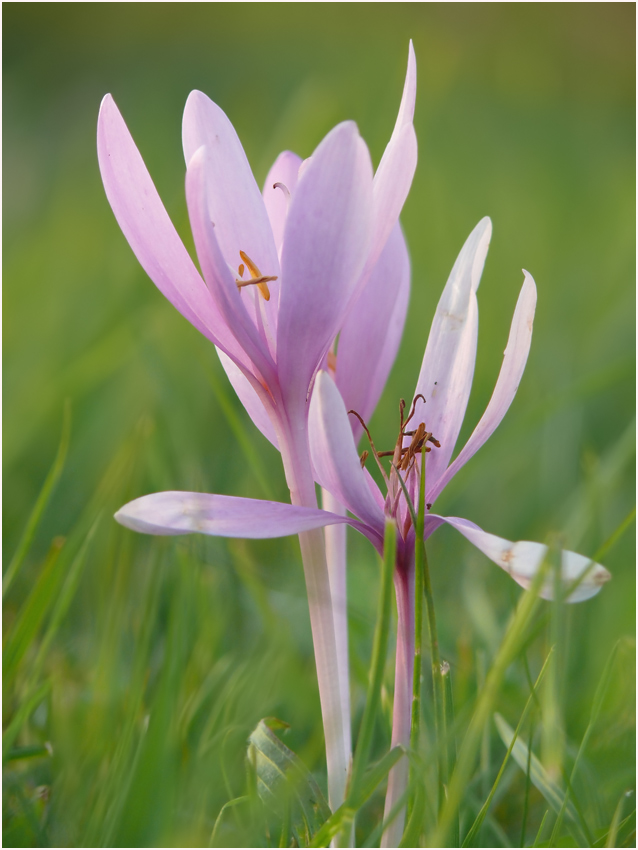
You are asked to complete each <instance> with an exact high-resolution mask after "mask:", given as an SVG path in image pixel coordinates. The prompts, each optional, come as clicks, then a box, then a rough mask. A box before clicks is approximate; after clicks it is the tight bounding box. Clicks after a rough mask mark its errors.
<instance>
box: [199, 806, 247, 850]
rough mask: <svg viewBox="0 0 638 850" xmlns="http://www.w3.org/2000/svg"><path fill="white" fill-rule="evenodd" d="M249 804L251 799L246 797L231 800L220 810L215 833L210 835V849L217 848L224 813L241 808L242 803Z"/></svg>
mask: <svg viewBox="0 0 638 850" xmlns="http://www.w3.org/2000/svg"><path fill="white" fill-rule="evenodd" d="M248 802H250V797H248V796H246V795H244V796H243V797H235V799H234V800H229V801H228V802H227V803H224V805H223V806H222V807H221V809H220V810H219V814H218V815H217V817H216V818H215V826H214V827H213V831H212V832H211V834H210V840H209V842H208V846H209V847H215V846H216V844H215V840H216V838H217V831H218V829H219V826H220V824H221V822H222V817H223V816H224V812H225V811H226V810H227V809H232V808H234V807H235V806H239V805H240V804H241V803H248Z"/></svg>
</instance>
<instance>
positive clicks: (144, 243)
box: [97, 94, 240, 356]
mask: <svg viewBox="0 0 638 850" xmlns="http://www.w3.org/2000/svg"><path fill="white" fill-rule="evenodd" d="M97 149H98V160H99V164H100V172H101V174H102V180H103V182H104V188H105V190H106V196H107V198H108V200H109V203H110V204H111V207H112V209H113V212H114V213H115V217H116V219H117V221H118V223H119V225H120V227H121V228H122V232H123V233H124V236H125V237H126V239H127V241H128V243H129V245H130V246H131V248H132V249H133V251H134V253H135V256H136V257H137V259H138V260H139V261H140V263H141V265H142V267H143V268H144V271H145V272H146V273H147V274H148V276H149V277H150V278H151V280H152V281H153V283H154V284H155V285H156V286H157V287H158V289H159V290H160V291H161V292H162V293H163V294H164V295H165V296H166V298H168V300H169V301H170V302H171V304H173V306H174V307H176V308H177V309H178V310H179V312H180V313H181V314H182V315H183V316H184V317H185V318H186V319H188V321H189V322H190V323H191V324H192V325H194V326H195V327H196V328H197V330H199V331H200V332H201V333H203V334H204V335H205V336H206V337H208V339H210V340H212V341H213V342H214V343H216V344H218V345H221V346H223V347H224V348H226V350H227V351H229V352H230V353H232V354H234V355H235V356H238V355H239V353H240V352H239V350H238V346H237V344H236V343H235V341H234V339H233V337H232V335H231V334H230V332H229V330H228V328H227V326H226V323H225V321H224V320H223V318H222V316H221V315H220V313H219V310H218V309H217V306H216V304H215V302H214V300H213V298H212V297H211V294H210V292H209V291H208V289H207V288H206V285H205V283H204V281H203V280H202V279H201V277H200V275H199V273H198V271H197V269H196V268H195V265H194V263H193V261H192V260H191V258H190V256H189V254H188V251H187V250H186V248H185V247H184V245H183V243H182V241H181V239H180V238H179V236H178V234H177V231H176V230H175V228H174V227H173V224H172V223H171V220H170V218H169V217H168V214H167V212H166V210H165V209H164V205H163V204H162V202H161V200H160V198H159V195H158V194H157V190H156V189H155V186H154V185H153V181H152V180H151V177H150V175H149V173H148V171H147V169H146V166H145V165H144V162H143V160H142V157H141V156H140V153H139V151H138V150H137V147H136V146H135V142H134V141H133V139H132V138H131V134H130V133H129V131H128V128H127V126H126V124H125V123H124V120H123V119H122V116H121V115H120V112H119V110H118V108H117V106H116V105H115V102H114V101H113V98H112V97H111V95H110V94H107V95H106V97H105V98H104V99H103V100H102V105H101V106H100V115H99V118H98V131H97Z"/></svg>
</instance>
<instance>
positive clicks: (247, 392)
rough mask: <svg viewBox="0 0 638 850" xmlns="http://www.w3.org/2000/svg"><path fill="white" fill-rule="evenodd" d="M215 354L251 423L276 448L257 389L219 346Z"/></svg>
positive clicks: (273, 430)
mask: <svg viewBox="0 0 638 850" xmlns="http://www.w3.org/2000/svg"><path fill="white" fill-rule="evenodd" d="M217 354H218V355H219V359H220V361H221V364H222V366H223V367H224V371H225V372H226V375H227V376H228V380H229V381H230V383H231V384H232V385H233V389H234V390H235V392H236V393H237V396H238V398H239V400H240V401H241V403H242V404H243V405H244V407H245V408H246V412H247V413H248V415H249V416H250V418H251V419H252V421H253V423H254V424H255V425H256V426H257V427H258V428H259V430H260V431H261V433H262V434H263V435H264V437H265V438H266V439H267V440H270V442H271V443H272V444H273V446H274V447H275V448H276V449H278V448H279V442H278V440H277V434H276V433H275V428H274V426H273V424H272V422H271V421H270V417H269V416H268V413H267V412H266V408H265V407H264V404H263V402H262V400H261V399H260V397H259V395H258V394H257V391H256V390H255V388H254V387H253V386H252V384H251V383H250V381H249V380H248V378H247V377H246V376H245V374H244V373H243V372H242V370H241V369H240V368H239V367H238V366H237V364H236V363H234V362H233V361H232V360H231V359H230V357H228V356H227V355H226V354H224V352H223V351H221V350H220V349H219V348H218V349H217Z"/></svg>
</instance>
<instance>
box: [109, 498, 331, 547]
mask: <svg viewBox="0 0 638 850" xmlns="http://www.w3.org/2000/svg"><path fill="white" fill-rule="evenodd" d="M115 519H116V520H117V521H118V522H119V523H120V525H125V526H126V527H127V528H131V529H133V531H140V532H142V534H158V535H177V534H193V533H199V534H210V535H213V536H216V537H246V538H266V537H286V536H287V535H289V534H298V533H299V532H302V531H310V530H311V529H313V528H322V527H323V526H326V525H334V524H336V523H342V522H346V521H347V520H346V518H345V517H340V516H338V515H337V514H332V513H329V512H328V511H322V510H319V509H318V508H304V507H298V506H296V505H287V504H284V503H282V502H267V501H262V500H260V499H241V498H238V497H236V496H217V495H214V494H211V493H189V492H183V491H178V490H172V491H167V492H165V493H152V494H151V495H149V496H142V497H141V498H139V499H134V500H133V501H132V502H129V503H128V504H127V505H124V507H122V508H120V509H119V511H118V512H117V513H116V514H115Z"/></svg>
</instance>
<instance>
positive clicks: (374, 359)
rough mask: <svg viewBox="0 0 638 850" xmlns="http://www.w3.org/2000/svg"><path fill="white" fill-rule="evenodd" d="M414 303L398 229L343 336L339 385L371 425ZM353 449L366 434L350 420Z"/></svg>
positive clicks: (405, 251)
mask: <svg viewBox="0 0 638 850" xmlns="http://www.w3.org/2000/svg"><path fill="white" fill-rule="evenodd" d="M409 297H410V259H409V257H408V249H407V246H406V244H405V239H404V237H403V233H402V231H401V227H400V225H399V224H398V223H397V224H396V225H395V227H394V230H393V231H392V233H391V235H390V238H389V239H388V241H387V243H386V246H385V248H384V249H383V252H382V254H381V256H380V257H379V259H378V261H377V263H376V265H375V266H374V268H373V270H372V273H371V275H370V277H369V279H368V282H367V283H366V285H365V288H364V289H363V291H362V293H361V295H360V296H359V297H358V298H357V300H356V302H355V303H354V305H353V306H352V307H351V309H350V312H349V313H348V316H347V318H346V320H345V322H344V324H343V327H342V329H341V333H340V334H339V348H338V352H337V369H336V382H337V386H338V387H339V391H340V393H341V395H342V397H343V400H344V402H345V405H346V408H347V409H348V410H356V411H357V413H359V414H360V416H362V417H363V419H364V420H365V421H366V422H367V421H368V420H369V418H370V417H371V416H372V413H373V411H374V409H375V407H376V406H377V402H378V401H379V398H380V396H381V393H382V392H383V388H384V386H385V382H386V380H387V378H388V375H389V374H390V369H391V368H392V365H393V363H394V359H395V357H396V354H397V351H398V348H399V343H400V341H401V335H402V334H403V326H404V324H405V317H406V313H407V309H408V300H409ZM351 419H352V422H351V425H352V430H353V432H354V435H355V443H358V442H359V438H360V437H361V434H362V433H363V428H362V427H361V423H360V422H359V420H358V419H356V418H355V417H354V416H353V417H351Z"/></svg>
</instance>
